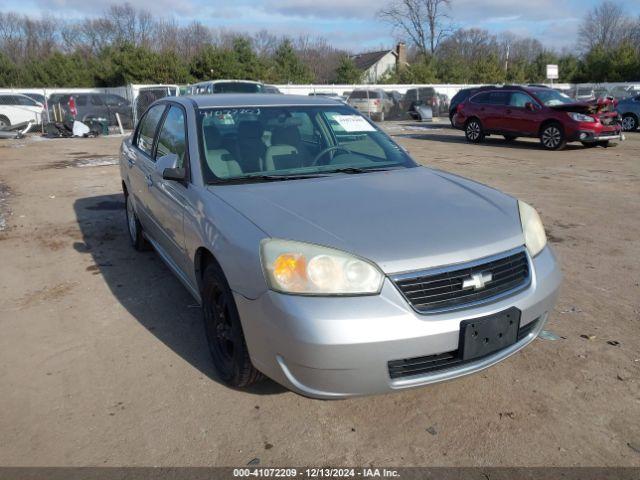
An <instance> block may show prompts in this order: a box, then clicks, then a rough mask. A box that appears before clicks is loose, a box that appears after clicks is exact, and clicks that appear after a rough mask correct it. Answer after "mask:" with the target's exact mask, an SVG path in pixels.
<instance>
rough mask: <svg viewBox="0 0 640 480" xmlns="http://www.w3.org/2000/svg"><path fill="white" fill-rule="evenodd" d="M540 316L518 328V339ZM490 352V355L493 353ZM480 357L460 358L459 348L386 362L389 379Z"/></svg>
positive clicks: (428, 371)
mask: <svg viewBox="0 0 640 480" xmlns="http://www.w3.org/2000/svg"><path fill="white" fill-rule="evenodd" d="M539 321H540V318H536V319H535V320H533V321H532V322H529V323H527V324H526V325H525V326H523V327H520V328H519V329H518V341H520V340H522V339H523V338H524V337H526V336H527V335H529V333H531V332H532V331H533V330H534V329H535V328H536V326H537V325H538V322H539ZM495 353H496V352H493V353H491V354H490V355H493V354H495ZM481 359H482V358H473V359H471V360H466V361H465V360H462V354H461V352H460V351H459V350H453V351H451V352H445V353H440V354H438V355H427V356H425V357H414V358H403V359H401V360H391V361H390V362H387V367H388V369H389V377H391V379H396V378H402V377H410V376H413V375H424V374H426V373H431V372H436V371H438V370H444V369H446V368H452V367H459V366H462V365H464V364H466V363H470V362H477V361H478V360H481Z"/></svg>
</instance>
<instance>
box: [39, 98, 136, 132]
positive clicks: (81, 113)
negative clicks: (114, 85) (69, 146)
mask: <svg viewBox="0 0 640 480" xmlns="http://www.w3.org/2000/svg"><path fill="white" fill-rule="evenodd" d="M72 98H73V102H72V100H71V99H72ZM73 103H75V105H73ZM47 104H48V106H49V116H50V118H51V119H52V120H53V119H54V118H56V117H57V116H58V114H57V113H56V109H57V108H58V106H59V107H60V108H61V109H62V112H63V116H65V117H73V118H75V119H76V120H79V121H81V122H83V123H89V122H91V121H92V120H106V121H107V122H108V123H109V125H117V124H118V121H117V119H116V113H117V114H118V116H119V117H120V122H121V123H122V126H123V127H124V128H133V112H132V109H131V103H129V100H127V99H126V98H124V97H121V96H120V95H114V94H111V93H53V94H51V95H50V96H49V101H48V102H47ZM73 107H75V111H76V112H77V113H76V114H75V115H74V114H73V110H74V108H73Z"/></svg>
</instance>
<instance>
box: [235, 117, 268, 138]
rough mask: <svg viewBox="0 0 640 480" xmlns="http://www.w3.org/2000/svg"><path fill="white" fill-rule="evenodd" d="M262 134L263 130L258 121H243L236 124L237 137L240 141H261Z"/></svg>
mask: <svg viewBox="0 0 640 480" xmlns="http://www.w3.org/2000/svg"><path fill="white" fill-rule="evenodd" d="M263 133H264V128H263V127H262V123H260V122H259V121H258V120H243V121H241V122H240V123H239V124H238V137H239V140H240V141H242V140H245V139H248V138H252V139H256V138H257V139H261V138H262V134H263Z"/></svg>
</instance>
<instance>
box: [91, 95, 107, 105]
mask: <svg viewBox="0 0 640 480" xmlns="http://www.w3.org/2000/svg"><path fill="white" fill-rule="evenodd" d="M91 105H97V106H102V105H104V102H103V101H102V98H101V97H100V95H91Z"/></svg>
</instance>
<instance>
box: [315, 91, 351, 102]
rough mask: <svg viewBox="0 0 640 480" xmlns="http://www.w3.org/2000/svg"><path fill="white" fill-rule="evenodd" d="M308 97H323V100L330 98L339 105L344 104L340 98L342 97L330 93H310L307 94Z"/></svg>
mask: <svg viewBox="0 0 640 480" xmlns="http://www.w3.org/2000/svg"><path fill="white" fill-rule="evenodd" d="M309 96H310V97H323V98H330V99H331V100H336V101H338V102H340V103H345V100H344V98H342V96H340V95H338V94H337V93H331V92H311V93H309Z"/></svg>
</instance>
